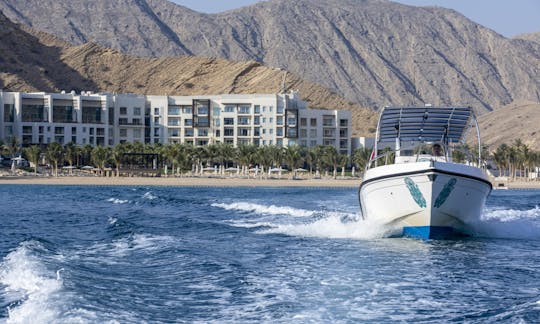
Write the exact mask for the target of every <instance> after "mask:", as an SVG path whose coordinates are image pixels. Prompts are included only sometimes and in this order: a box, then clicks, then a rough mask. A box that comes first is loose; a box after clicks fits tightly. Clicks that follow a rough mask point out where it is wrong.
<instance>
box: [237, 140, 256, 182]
mask: <svg viewBox="0 0 540 324" xmlns="http://www.w3.org/2000/svg"><path fill="white" fill-rule="evenodd" d="M255 151H256V146H255V145H252V144H248V145H240V146H238V150H237V152H238V155H237V162H238V165H240V166H241V167H242V174H244V175H245V174H247V172H248V170H249V166H250V164H251V163H252V162H253V160H254V154H255Z"/></svg>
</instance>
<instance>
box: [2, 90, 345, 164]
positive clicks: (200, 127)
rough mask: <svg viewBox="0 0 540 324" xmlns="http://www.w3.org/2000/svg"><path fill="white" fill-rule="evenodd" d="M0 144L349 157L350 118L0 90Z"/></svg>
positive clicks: (222, 104)
mask: <svg viewBox="0 0 540 324" xmlns="http://www.w3.org/2000/svg"><path fill="white" fill-rule="evenodd" d="M0 107H1V108H2V109H0V126H1V127H0V140H3V141H4V142H6V141H8V140H9V139H10V138H11V137H16V138H17V139H18V140H19V143H22V144H23V145H25V146H26V145H31V144H49V143H52V142H58V143H60V144H66V143H68V142H73V143H75V144H78V145H85V144H90V145H102V146H113V145H116V144H119V143H123V142H136V141H139V142H142V143H162V144H167V143H189V144H193V145H196V146H203V145H207V144H210V143H220V142H221V143H230V144H232V145H234V146H238V145H242V144H254V145H257V146H261V145H278V146H290V145H296V144H298V145H300V146H305V147H313V146H316V145H333V146H335V147H336V149H337V150H338V151H339V152H340V153H344V154H351V133H352V128H351V125H352V123H351V113H350V112H349V111H344V110H324V109H308V108H307V104H306V102H304V101H302V100H301V99H300V96H299V94H298V93H297V92H290V93H287V94H250V95H236V94H235V95H232V94H224V95H211V96H150V95H149V96H143V95H135V94H109V93H98V94H96V93H91V92H82V93H80V94H76V93H74V92H72V93H44V92H38V93H24V92H1V91H0Z"/></svg>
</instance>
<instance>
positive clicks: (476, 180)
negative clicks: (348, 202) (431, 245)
mask: <svg viewBox="0 0 540 324" xmlns="http://www.w3.org/2000/svg"><path fill="white" fill-rule="evenodd" d="M473 128H476V135H477V138H478V148H479V152H481V150H480V148H481V144H480V131H479V129H478V122H477V120H476V117H475V115H474V112H473V111H472V109H471V108H470V107H431V106H426V107H385V108H384V109H383V110H382V111H381V114H380V118H379V122H378V125H377V134H376V140H375V147H374V150H373V153H372V155H371V158H370V161H369V163H368V167H367V169H366V172H365V174H364V178H363V181H362V184H361V185H360V190H359V200H360V206H361V209H362V216H363V217H364V218H369V219H378V220H381V221H382V222H383V223H385V224H388V225H390V226H393V227H397V228H398V230H400V231H401V232H400V234H402V235H403V236H409V237H415V238H421V239H444V238H449V237H452V236H454V235H456V234H458V235H459V234H468V233H470V227H469V224H471V223H472V222H474V221H476V220H478V219H479V218H480V216H481V213H482V210H483V208H484V205H485V202H486V199H487V197H488V195H489V194H490V192H491V190H492V185H491V182H490V181H489V178H488V176H487V175H486V173H485V172H484V171H483V170H482V169H480V168H478V167H476V166H471V165H465V164H459V163H454V162H453V161H452V150H453V145H455V144H458V143H463V142H464V139H465V137H466V134H467V133H468V132H469V131H470V130H471V129H473ZM385 148H386V149H385ZM392 155H394V158H393V161H389V159H391V156H392ZM479 155H480V154H479ZM383 161H384V164H385V165H380V164H382V163H383ZM388 163H392V164H388ZM478 165H480V156H478Z"/></svg>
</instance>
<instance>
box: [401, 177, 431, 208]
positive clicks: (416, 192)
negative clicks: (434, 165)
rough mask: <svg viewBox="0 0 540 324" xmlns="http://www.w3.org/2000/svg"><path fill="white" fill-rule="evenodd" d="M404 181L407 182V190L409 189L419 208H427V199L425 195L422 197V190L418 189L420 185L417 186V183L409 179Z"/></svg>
mask: <svg viewBox="0 0 540 324" xmlns="http://www.w3.org/2000/svg"><path fill="white" fill-rule="evenodd" d="M403 180H404V181H405V184H406V185H407V189H409V192H410V193H411V196H412V197H413V199H414V201H415V202H416V203H417V204H418V206H420V207H422V208H426V198H424V195H422V192H421V191H420V188H418V185H416V183H414V181H413V180H412V179H411V178H409V177H406V178H405V179H403Z"/></svg>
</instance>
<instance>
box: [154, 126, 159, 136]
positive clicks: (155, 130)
mask: <svg viewBox="0 0 540 324" xmlns="http://www.w3.org/2000/svg"><path fill="white" fill-rule="evenodd" d="M154 137H159V128H158V127H156V128H154Z"/></svg>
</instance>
